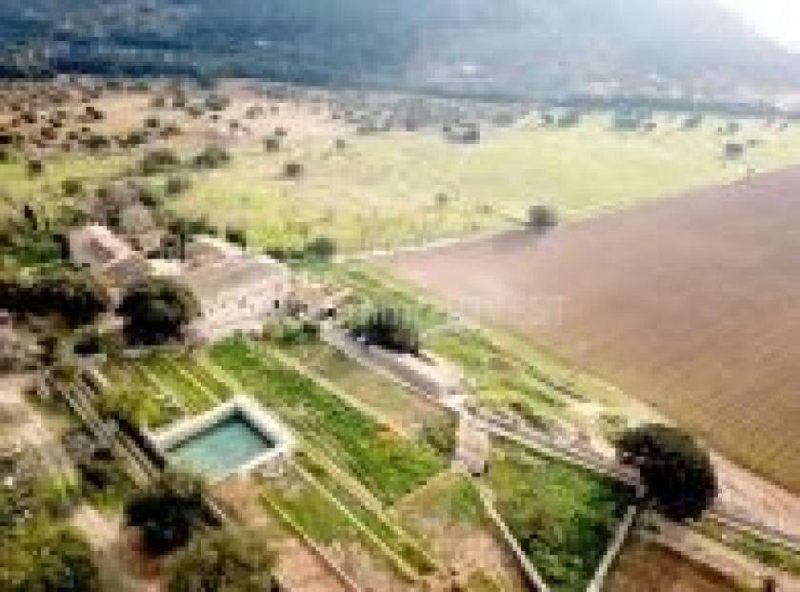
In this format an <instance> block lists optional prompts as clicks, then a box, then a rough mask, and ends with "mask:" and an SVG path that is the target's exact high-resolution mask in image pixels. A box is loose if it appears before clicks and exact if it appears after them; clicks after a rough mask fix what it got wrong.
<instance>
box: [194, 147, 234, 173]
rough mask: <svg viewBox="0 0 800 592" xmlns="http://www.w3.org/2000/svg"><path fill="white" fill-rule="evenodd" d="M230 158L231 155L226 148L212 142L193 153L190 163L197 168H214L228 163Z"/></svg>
mask: <svg viewBox="0 0 800 592" xmlns="http://www.w3.org/2000/svg"><path fill="white" fill-rule="evenodd" d="M230 160H231V155H230V153H229V152H228V151H227V150H225V149H224V148H222V147H221V146H216V145H213V144H212V145H211V146H206V147H205V148H204V149H203V150H202V152H200V153H199V154H197V155H195V157H194V159H192V164H193V165H194V167H195V168H198V169H216V168H219V167H221V166H224V165H226V164H228V163H229V162H230Z"/></svg>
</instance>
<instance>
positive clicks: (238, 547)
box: [167, 529, 279, 592]
mask: <svg viewBox="0 0 800 592" xmlns="http://www.w3.org/2000/svg"><path fill="white" fill-rule="evenodd" d="M266 538H267V537H266V536H265V535H264V534H263V533H250V532H247V531H238V530H232V529H222V530H217V531H214V532H208V533H204V534H203V535H202V536H199V537H197V538H196V539H195V540H194V541H193V542H192V543H191V544H190V545H189V547H187V548H186V549H185V550H184V551H183V552H182V553H181V555H180V556H179V557H178V559H177V561H176V562H175V563H174V564H173V566H172V567H171V569H170V574H169V577H168V579H167V592H198V591H200V590H203V591H204V592H272V591H274V590H279V587H278V585H277V582H276V580H275V579H274V577H273V576H272V571H273V570H274V568H275V555H274V554H273V553H272V552H271V551H270V550H269V549H268V548H267V547H266V546H265V545H264V541H265V540H266Z"/></svg>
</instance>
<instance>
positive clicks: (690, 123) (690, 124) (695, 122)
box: [683, 113, 703, 130]
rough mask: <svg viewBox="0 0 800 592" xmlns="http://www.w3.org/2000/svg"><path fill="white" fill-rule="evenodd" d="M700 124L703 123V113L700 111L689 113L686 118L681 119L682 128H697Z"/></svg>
mask: <svg viewBox="0 0 800 592" xmlns="http://www.w3.org/2000/svg"><path fill="white" fill-rule="evenodd" d="M702 124H703V115H702V114H701V113H695V114H693V115H689V116H688V117H687V118H686V119H684V120H683V129H685V130H692V129H697V128H698V127H700V126H701V125H702Z"/></svg>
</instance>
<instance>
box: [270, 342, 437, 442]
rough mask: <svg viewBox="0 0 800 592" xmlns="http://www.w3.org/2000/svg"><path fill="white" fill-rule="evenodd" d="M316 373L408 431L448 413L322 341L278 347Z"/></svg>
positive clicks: (435, 421) (434, 421)
mask: <svg viewBox="0 0 800 592" xmlns="http://www.w3.org/2000/svg"><path fill="white" fill-rule="evenodd" d="M282 349H283V351H285V352H286V353H287V354H289V355H291V356H293V357H294V358H296V359H298V360H299V361H301V362H302V363H303V365H304V366H306V367H308V368H310V369H311V370H313V371H314V372H316V373H317V374H319V375H320V376H322V377H324V378H326V379H328V380H329V381H331V382H332V383H333V384H335V385H336V386H337V387H339V388H341V389H342V390H343V391H345V392H347V393H348V394H349V395H351V396H352V397H354V398H356V399H358V400H359V401H360V402H362V403H363V404H364V405H365V406H366V407H368V408H370V409H372V410H374V411H375V412H376V413H377V414H379V415H380V416H381V417H385V418H386V419H387V420H388V421H389V422H390V423H391V424H392V425H397V426H400V427H401V428H402V429H404V430H407V431H408V432H409V433H411V432H414V431H416V430H418V429H419V428H420V427H421V426H423V425H426V424H442V423H444V422H447V421H448V420H449V418H450V416H449V414H448V413H447V412H446V411H444V410H443V409H441V408H440V407H438V406H436V405H435V404H433V403H431V402H430V401H427V400H426V399H425V398H423V397H421V396H420V395H418V394H416V393H412V392H409V391H407V390H405V389H403V388H402V387H400V386H399V385H398V384H397V383H395V382H393V381H392V380H390V379H389V378H387V377H385V376H383V375H381V374H379V373H377V372H373V371H371V370H369V369H368V368H365V367H364V366H362V365H361V364H359V363H358V362H356V361H354V360H352V359H351V358H349V357H348V356H346V355H345V354H343V353H342V352H340V351H339V350H337V349H336V348H334V347H332V346H329V345H327V344H325V343H322V342H313V343H305V344H297V345H288V346H283V347H282Z"/></svg>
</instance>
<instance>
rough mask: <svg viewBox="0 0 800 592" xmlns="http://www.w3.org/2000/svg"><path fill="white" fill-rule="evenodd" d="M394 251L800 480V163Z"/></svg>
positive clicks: (791, 481)
mask: <svg viewBox="0 0 800 592" xmlns="http://www.w3.org/2000/svg"><path fill="white" fill-rule="evenodd" d="M389 264H390V265H391V267H392V269H393V271H394V272H395V273H397V274H398V275H399V276H401V277H403V278H405V279H408V280H411V281H413V282H415V283H417V284H419V285H420V286H422V287H424V288H425V289H427V290H429V291H430V292H432V293H433V294H435V295H437V296H439V297H441V298H443V299H447V300H450V301H455V302H462V303H463V302H468V303H469V304H470V306H471V308H472V310H473V312H474V311H479V312H480V314H481V315H483V316H485V318H486V319H487V320H489V321H491V322H494V323H497V324H500V325H505V326H506V327H508V328H510V329H512V330H515V331H517V332H520V333H522V334H524V335H525V336H527V337H528V338H530V339H532V340H533V341H534V342H536V343H538V344H540V345H542V346H543V347H546V348H549V349H552V350H553V351H556V352H558V353H559V354H561V355H563V356H564V357H566V358H567V359H569V360H571V361H572V362H574V363H576V364H580V365H582V366H584V367H587V368H589V369H591V370H594V371H596V372H598V373H599V374H601V375H602V376H605V377H606V378H608V379H610V380H611V381H612V382H614V383H616V384H618V385H619V386H621V387H622V388H624V389H625V390H626V391H628V392H629V393H630V394H632V395H634V396H636V397H638V398H640V399H643V400H646V401H648V402H650V403H653V404H655V405H656V406H657V407H659V408H660V409H661V410H662V411H664V412H665V413H666V414H668V415H669V416H671V417H673V418H674V419H676V420H677V421H679V422H680V423H682V424H683V425H686V426H688V427H690V428H692V429H693V430H695V431H696V432H698V433H699V434H701V435H703V436H704V437H706V438H707V439H708V440H709V441H710V442H711V443H712V444H713V445H714V446H715V447H717V448H719V449H720V450H721V451H723V452H724V453H725V454H726V455H728V456H730V457H732V458H733V459H735V460H738V461H739V462H742V463H743V464H745V465H747V466H749V467H751V468H753V469H755V470H757V471H759V472H761V473H763V474H765V475H768V476H769V477H771V478H772V479H773V480H775V481H777V482H779V483H781V484H783V485H785V486H787V487H788V488H790V489H792V490H793V491H795V492H800V168H792V169H786V170H784V171H780V172H777V173H771V174H766V175H761V176H757V177H754V178H752V179H751V180H749V181H745V182H740V183H737V184H734V185H729V186H723V187H715V188H706V189H701V190H697V191H693V192H691V193H688V194H685V195H681V196H677V197H674V198H669V199H665V200H663V201H660V202H658V203H656V204H652V205H649V206H645V207H641V208H639V209H636V210H633V211H629V212H627V213H621V214H612V215H608V216H603V217H600V218H596V219H594V220H591V221H589V222H585V223H581V224H576V225H569V226H566V227H564V228H562V229H560V230H557V231H554V232H552V233H550V234H549V235H547V236H545V237H542V238H536V237H534V236H533V235H531V234H530V233H527V232H523V231H519V232H514V233H509V234H505V235H502V236H499V237H497V238H494V239H491V240H486V241H481V242H474V243H466V244H461V245H457V246H453V247H448V248H443V249H438V250H431V251H426V252H418V253H411V254H404V255H400V256H397V257H395V258H393V259H392V260H391V261H390V262H389Z"/></svg>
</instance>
